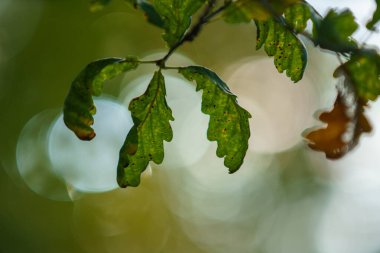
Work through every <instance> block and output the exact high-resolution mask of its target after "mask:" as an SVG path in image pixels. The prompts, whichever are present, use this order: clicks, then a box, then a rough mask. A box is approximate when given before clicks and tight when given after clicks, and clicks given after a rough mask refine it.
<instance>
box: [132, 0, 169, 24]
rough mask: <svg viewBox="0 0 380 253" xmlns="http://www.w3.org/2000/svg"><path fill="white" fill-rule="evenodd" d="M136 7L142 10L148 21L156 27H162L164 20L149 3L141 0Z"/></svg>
mask: <svg viewBox="0 0 380 253" xmlns="http://www.w3.org/2000/svg"><path fill="white" fill-rule="evenodd" d="M138 7H139V8H140V9H141V10H142V11H143V12H144V14H145V17H146V18H147V20H148V22H149V23H151V24H153V25H155V26H157V27H160V28H164V21H163V20H162V19H161V17H160V15H159V14H158V13H157V11H156V9H155V8H154V6H153V5H152V4H151V3H149V2H147V1H141V2H139V3H138Z"/></svg>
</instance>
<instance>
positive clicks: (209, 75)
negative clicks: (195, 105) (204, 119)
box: [179, 66, 251, 173]
mask: <svg viewBox="0 0 380 253" xmlns="http://www.w3.org/2000/svg"><path fill="white" fill-rule="evenodd" d="M179 72H180V73H181V74H182V75H183V76H184V77H185V78H186V79H188V80H190V81H192V80H195V81H196V83H197V88H196V90H197V91H199V90H203V94H202V112H203V113H205V114H208V115H210V122H209V127H208V131H207V138H208V139H209V140H210V141H217V143H218V148H217V151H216V154H217V156H218V157H221V158H222V157H224V165H225V166H226V167H227V168H229V171H230V173H233V172H235V171H237V170H238V169H239V168H240V166H241V165H242V163H243V160H244V157H245V154H246V152H247V149H248V139H249V137H250V130H249V122H248V119H249V118H250V117H251V115H250V114H249V112H247V111H246V110H244V109H243V108H242V107H240V106H239V104H238V103H237V100H236V96H235V95H234V94H232V93H231V91H230V90H229V88H228V87H227V85H226V84H225V83H224V82H223V81H222V80H221V79H220V78H219V77H218V76H217V75H216V74H215V73H214V72H212V71H210V70H208V69H206V68H203V67H199V66H190V67H186V68H180V70H179Z"/></svg>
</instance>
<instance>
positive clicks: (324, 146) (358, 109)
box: [306, 93, 372, 159]
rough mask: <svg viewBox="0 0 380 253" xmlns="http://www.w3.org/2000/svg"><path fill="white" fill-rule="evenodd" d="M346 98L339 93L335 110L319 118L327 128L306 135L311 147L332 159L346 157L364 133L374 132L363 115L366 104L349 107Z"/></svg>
mask: <svg viewBox="0 0 380 253" xmlns="http://www.w3.org/2000/svg"><path fill="white" fill-rule="evenodd" d="M344 96H345V95H343V94H342V93H339V94H338V96H337V98H336V101H335V104H334V108H333V110H332V111H330V112H324V113H322V114H321V115H320V116H319V119H320V120H321V121H322V122H324V123H327V127H326V128H320V129H318V130H314V131H311V132H310V133H308V134H307V135H306V139H307V140H308V141H309V147H310V148H312V149H314V150H317V151H323V152H324V153H325V154H326V157H327V158H330V159H337V158H340V157H342V156H344V155H345V154H346V153H347V152H349V151H350V150H352V149H353V148H354V147H355V146H356V145H357V143H358V141H359V138H360V136H361V134H362V133H369V132H371V130H372V127H371V125H370V124H369V122H368V120H367V118H366V117H365V115H364V114H363V112H364V107H365V104H364V103H363V102H362V101H360V102H358V103H354V104H351V105H349V104H348V103H349V101H346V99H345V97H344ZM352 109H353V110H354V111H352Z"/></svg>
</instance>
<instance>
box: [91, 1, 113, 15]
mask: <svg viewBox="0 0 380 253" xmlns="http://www.w3.org/2000/svg"><path fill="white" fill-rule="evenodd" d="M110 2H111V0H91V2H90V11H92V12H96V11H100V10H102V9H103V8H104V6H105V5H107V4H109V3H110Z"/></svg>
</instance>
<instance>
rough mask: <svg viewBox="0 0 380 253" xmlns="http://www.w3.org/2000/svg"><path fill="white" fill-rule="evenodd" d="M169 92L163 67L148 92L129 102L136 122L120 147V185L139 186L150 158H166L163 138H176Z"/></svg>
mask: <svg viewBox="0 0 380 253" xmlns="http://www.w3.org/2000/svg"><path fill="white" fill-rule="evenodd" d="M165 96H166V90H165V80H164V77H163V75H162V74H161V71H157V72H156V73H155V74H154V76H153V79H152V80H151V82H150V84H149V86H148V88H147V90H146V91H145V93H144V94H143V95H141V96H140V97H137V98H135V99H133V100H132V102H131V103H130V104H129V110H130V111H131V113H132V118H133V123H134V126H133V128H132V129H131V130H130V132H129V133H128V136H127V138H126V140H125V142H124V145H123V147H122V148H121V150H120V156H119V163H118V167H117V181H118V183H119V185H120V187H127V186H138V185H139V184H140V176H141V173H142V172H144V170H145V169H146V167H147V166H148V164H149V161H153V162H155V163H156V164H160V163H162V161H163V159H164V144H163V141H171V140H172V138H173V132H172V128H171V127H170V123H169V121H171V120H174V118H173V116H172V111H171V109H170V108H169V106H168V105H167V103H166V99H165Z"/></svg>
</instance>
